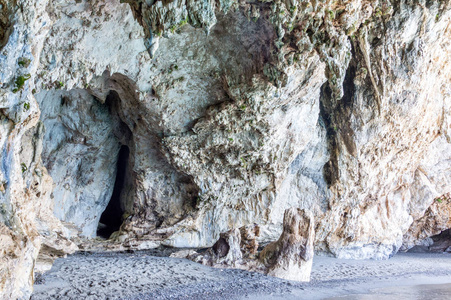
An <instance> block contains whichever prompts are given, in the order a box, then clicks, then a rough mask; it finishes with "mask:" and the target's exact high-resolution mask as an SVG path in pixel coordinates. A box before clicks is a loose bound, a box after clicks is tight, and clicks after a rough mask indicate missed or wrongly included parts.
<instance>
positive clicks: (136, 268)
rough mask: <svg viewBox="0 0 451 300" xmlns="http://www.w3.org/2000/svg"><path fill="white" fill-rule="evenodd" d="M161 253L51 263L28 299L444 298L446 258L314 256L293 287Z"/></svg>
mask: <svg viewBox="0 0 451 300" xmlns="http://www.w3.org/2000/svg"><path fill="white" fill-rule="evenodd" d="M168 251H169V252H168ZM169 253H170V250H166V251H139V252H134V253H111V252H110V253H94V254H89V253H78V254H75V255H71V256H68V257H67V258H62V259H57V260H56V261H55V264H54V265H53V267H52V269H51V270H50V271H48V272H46V273H44V274H42V275H38V276H36V283H35V285H34V293H33V295H32V299H34V300H38V299H251V300H264V299H327V298H331V299H336V298H337V297H342V298H338V299H451V254H437V253H434V254H432V253H431V254H425V253H405V254H398V255H396V256H395V257H393V258H391V259H389V260H383V261H376V260H343V259H336V258H332V257H325V256H315V258H314V261H313V271H312V280H311V282H309V283H297V282H293V281H287V280H281V279H278V278H273V277H269V276H265V275H262V274H258V273H251V272H246V271H242V270H233V269H214V268H210V267H206V266H203V265H200V264H197V263H194V262H191V261H188V260H185V259H177V258H169V257H162V256H164V255H168V254H169ZM343 296H344V297H343Z"/></svg>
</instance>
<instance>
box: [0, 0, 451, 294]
mask: <svg viewBox="0 0 451 300" xmlns="http://www.w3.org/2000/svg"><path fill="white" fill-rule="evenodd" d="M122 2H126V3H121V1H119V0H106V1H103V0H102V1H100V0H81V1H78V0H77V1H48V0H38V1H28V0H16V1H1V0H0V25H1V27H0V153H1V154H0V155H1V156H0V158H1V160H0V209H1V210H0V224H2V225H0V226H1V237H0V238H1V240H2V241H4V242H2V244H3V243H4V244H5V247H4V248H2V249H5V250H4V251H3V250H2V252H1V257H0V260H1V270H0V271H1V272H0V287H1V293H2V294H1V296H3V295H7V296H6V297H7V298H26V297H27V295H29V294H30V288H31V283H32V278H33V277H32V276H33V272H32V269H33V264H34V262H35V260H36V256H37V254H38V252H39V251H40V248H41V244H43V245H45V246H44V247H42V249H43V250H42V251H41V255H48V256H52V255H54V254H55V253H59V254H61V253H70V252H72V251H75V250H76V249H77V245H78V246H81V245H89V244H90V245H93V247H103V245H104V246H105V247H113V248H114V247H116V245H119V246H118V247H122V248H124V247H128V248H134V249H145V248H148V247H155V246H157V245H158V244H165V245H171V246H179V247H210V246H212V245H213V244H214V242H216V241H217V240H218V238H219V236H220V233H222V232H227V231H229V230H230V229H232V228H240V227H242V226H248V225H250V224H254V223H255V224H258V226H259V228H260V230H259V235H258V237H257V238H256V242H270V241H274V240H276V239H277V238H278V237H279V236H280V234H281V232H282V220H283V214H284V211H285V210H286V209H287V208H290V207H295V208H300V209H305V210H308V211H311V212H312V213H313V215H314V216H315V222H316V224H317V225H316V229H315V241H314V245H315V248H316V250H317V251H326V252H329V253H332V254H333V255H335V256H337V257H342V258H376V259H382V258H388V257H390V256H391V255H393V254H395V253H396V252H397V251H398V249H400V247H403V248H402V249H404V250H405V249H408V248H410V247H412V246H413V245H416V244H418V243H421V241H423V240H424V239H427V238H428V237H429V236H428V235H435V234H437V233H439V232H438V231H440V230H444V229H447V228H446V227H447V226H448V225H447V224H448V223H447V222H445V221H443V222H442V221H440V222H439V221H437V220H439V219H440V220H442V218H441V217H442V216H444V215H443V214H442V213H443V212H446V210H442V211H441V210H440V209H439V207H440V205H444V206H446V203H445V202H446V201H443V203H437V201H434V199H438V198H440V199H441V197H444V196H443V195H448V194H449V193H450V192H451V182H450V178H451V176H450V174H451V165H450V155H451V106H450V105H451V62H450V60H451V53H450V49H451V45H450V43H451V27H450V26H449V24H450V20H451V3H450V2H449V1H423V0H410V1H387V0H379V1H366V0H348V1H331V0H326V1H291V2H286V1H285V2H283V1H269V2H258V1H257V2H255V1H254V2H250V1H249V2H248V1H240V2H235V1H222V0H221V1H208V2H205V1H197V0H192V1H191V0H190V1H173V2H165V1H131V0H130V1H122ZM207 33H208V34H207ZM121 146H123V147H128V149H129V151H130V155H129V159H128V161H127V162H126V168H125V170H126V171H125V172H124V174H122V175H123V176H124V178H125V179H124V180H125V184H124V187H123V189H122V190H121V191H120V193H119V194H120V196H119V199H120V200H119V202H120V203H119V204H120V207H121V209H122V211H123V214H122V216H121V217H120V219H121V221H123V224H122V226H121V228H120V230H119V231H118V232H116V233H114V234H113V235H112V239H111V240H109V241H103V242H102V243H100V242H99V241H98V240H95V239H94V240H86V238H87V237H93V236H95V233H96V229H97V223H98V220H99V218H100V215H101V214H102V211H103V209H105V207H106V206H107V204H108V201H109V197H111V194H112V190H113V189H114V188H113V185H114V182H115V177H116V173H117V169H116V166H117V157H118V151H119V148H120V147H121ZM431 224H432V225H431ZM434 224H435V225H434ZM423 227H427V228H426V229H425V230H424V231H422V228H423ZM423 232H424V233H423ZM236 234H237V236H240V237H241V238H242V236H243V235H242V234H238V233H236ZM252 239H253V238H249V240H250V241H252ZM309 241H310V240H309ZM76 244H77V245H76ZM99 245H102V246H99ZM246 247H248V248H249V249H252V248H255V245H254V244H252V243H250V244H247V246H246ZM13 249H14V250H13ZM96 249H97V248H96ZM3 270H5V271H4V272H3Z"/></svg>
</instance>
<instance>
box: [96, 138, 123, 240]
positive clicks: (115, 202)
mask: <svg viewBox="0 0 451 300" xmlns="http://www.w3.org/2000/svg"><path fill="white" fill-rule="evenodd" d="M129 156H130V149H129V148H128V146H126V145H122V146H121V149H120V150H119V155H118V159H117V167H116V168H117V173H116V181H115V183H114V188H113V194H112V195H111V199H110V202H109V203H108V205H107V207H106V208H105V211H104V212H103V213H102V215H101V217H100V222H99V227H98V228H97V235H98V236H101V237H103V238H109V237H110V235H111V234H112V233H113V232H115V231H117V230H119V227H120V226H121V224H122V215H123V214H124V210H123V208H122V207H121V193H122V190H123V188H124V185H125V179H126V174H127V165H128V158H129Z"/></svg>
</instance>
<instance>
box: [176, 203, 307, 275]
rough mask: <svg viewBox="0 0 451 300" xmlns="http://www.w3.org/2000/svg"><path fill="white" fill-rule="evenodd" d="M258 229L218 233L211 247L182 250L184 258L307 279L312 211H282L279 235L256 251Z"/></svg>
mask: <svg viewBox="0 0 451 300" xmlns="http://www.w3.org/2000/svg"><path fill="white" fill-rule="evenodd" d="M259 231H260V228H259V227H258V226H257V225H253V226H243V227H241V228H239V229H231V230H229V231H227V232H224V233H221V235H220V238H219V239H218V241H216V243H215V244H214V245H213V247H211V248H209V249H207V250H206V251H204V252H201V253H198V252H195V251H193V250H188V251H187V250H182V251H180V252H177V253H175V254H174V255H173V257H179V258H180V257H184V258H188V259H191V260H193V261H195V262H198V263H202V264H204V265H208V266H212V267H218V268H240V269H246V270H251V271H257V272H261V273H264V274H268V275H271V276H274V277H279V278H283V279H288V280H295V281H310V273H311V271H312V263H313V254H314V248H313V242H314V239H315V222H314V218H313V214H312V213H311V212H307V211H305V210H301V209H299V208H290V209H287V210H286V211H285V214H284V219H283V231H282V234H281V236H280V238H279V239H278V240H277V241H275V242H273V243H270V244H269V245H267V246H266V247H265V248H263V250H262V251H261V252H260V253H257V249H258V242H257V241H256V238H257V237H258V235H259Z"/></svg>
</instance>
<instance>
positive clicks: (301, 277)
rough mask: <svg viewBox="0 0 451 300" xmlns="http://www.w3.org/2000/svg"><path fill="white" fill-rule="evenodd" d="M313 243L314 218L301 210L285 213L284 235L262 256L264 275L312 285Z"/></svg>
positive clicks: (260, 256) (291, 210)
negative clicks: (307, 282) (309, 282)
mask: <svg viewBox="0 0 451 300" xmlns="http://www.w3.org/2000/svg"><path fill="white" fill-rule="evenodd" d="M314 239H315V222H314V218H313V214H312V213H311V212H309V211H305V210H302V209H299V208H289V209H287V210H285V214H284V217H283V232H282V235H281V236H280V238H279V240H278V241H276V242H273V243H271V244H269V245H268V246H266V247H265V248H264V249H263V251H262V252H261V253H260V255H259V259H260V261H261V263H262V264H263V265H264V267H265V273H266V274H268V275H271V276H274V277H279V278H283V279H288V280H296V281H310V273H311V271H312V262H313V253H314V250H313V241H314Z"/></svg>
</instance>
